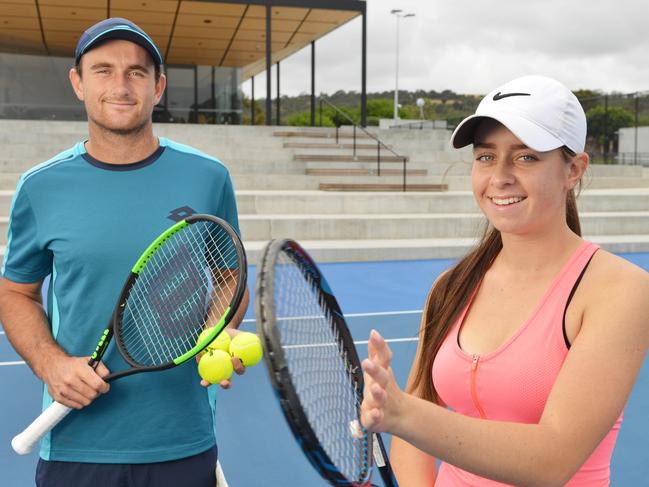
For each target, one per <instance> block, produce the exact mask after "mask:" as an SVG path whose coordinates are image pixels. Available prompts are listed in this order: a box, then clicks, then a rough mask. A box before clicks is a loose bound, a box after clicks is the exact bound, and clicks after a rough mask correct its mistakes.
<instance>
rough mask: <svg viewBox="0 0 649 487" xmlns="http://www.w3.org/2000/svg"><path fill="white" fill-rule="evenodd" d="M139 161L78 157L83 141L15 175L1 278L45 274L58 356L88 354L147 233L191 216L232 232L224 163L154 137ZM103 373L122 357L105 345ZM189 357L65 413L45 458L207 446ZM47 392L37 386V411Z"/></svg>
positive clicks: (209, 414)
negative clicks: (154, 144) (40, 393)
mask: <svg viewBox="0 0 649 487" xmlns="http://www.w3.org/2000/svg"><path fill="white" fill-rule="evenodd" d="M159 141H160V147H159V148H158V150H156V151H155V153H154V154H152V155H151V156H150V157H148V158H147V159H145V160H143V161H140V162H137V163H133V164H126V165H113V164H105V163H102V162H100V161H97V160H95V159H93V158H92V157H90V155H89V154H87V153H86V151H85V148H84V144H83V143H79V144H77V145H75V146H74V147H73V148H71V149H69V150H67V151H65V152H63V153H61V154H59V155H58V156H56V157H54V158H53V159H50V160H49V161H47V162H45V163H43V164H41V165H39V166H36V167H34V168H32V169H31V170H29V171H27V172H26V173H25V174H24V175H23V176H22V177H21V178H20V181H19V182H18V187H17V189H16V192H15V195H14V199H13V203H12V207H11V216H10V221H9V232H8V241H7V246H6V250H5V258H4V264H3V268H2V274H3V275H4V277H6V278H7V279H10V280H12V281H15V282H19V283H31V282H37V281H40V280H42V279H44V278H45V277H46V276H48V275H50V276H51V281H50V286H49V296H48V300H47V301H48V306H47V307H48V310H47V311H48V316H49V321H50V325H51V327H52V334H53V336H54V337H55V339H56V341H57V342H58V343H59V344H60V345H61V347H63V348H64V349H65V350H66V351H67V352H68V353H69V354H71V355H75V356H86V355H90V353H92V351H93V350H94V348H95V346H96V345H97V341H98V339H99V336H100V335H101V332H102V331H103V329H104V327H105V326H106V325H107V324H108V322H109V319H110V316H111V313H112V310H113V308H114V306H115V302H116V300H117V298H118V296H119V293H120V291H121V288H122V285H123V284H124V281H125V279H126V277H127V276H128V275H129V272H130V269H131V268H132V266H133V265H134V263H135V262H136V260H137V259H138V257H139V256H140V254H141V253H142V252H143V251H144V250H145V249H146V248H147V246H148V245H149V244H150V243H151V242H152V241H153V239H154V238H155V237H157V236H158V235H159V234H161V233H162V232H163V231H164V230H165V229H167V228H168V227H170V226H171V225H173V223H174V222H175V221H179V220H181V219H182V218H184V217H186V216H188V215H190V214H192V213H209V214H212V215H216V216H219V217H221V218H223V219H225V220H226V221H228V222H230V223H231V224H232V225H233V226H234V228H235V229H237V231H238V223H237V208H236V201H235V198H234V191H233V188H232V182H231V180H230V176H229V174H228V171H227V169H226V168H225V167H224V166H223V164H222V163H221V162H219V161H218V160H216V159H214V158H212V157H209V156H207V155H205V154H202V153H201V152H199V151H197V150H195V149H192V148H191V147H188V146H184V145H181V144H177V143H175V142H172V141H170V140H168V139H164V138H160V139H159ZM103 361H104V362H105V363H106V365H107V367H108V368H109V370H111V371H118V370H122V369H124V368H126V367H127V364H126V363H125V362H124V360H123V359H122V358H121V356H120V355H119V353H118V351H117V349H116V347H115V343H114V342H112V343H111V344H110V346H109V348H108V350H107V352H106V354H105V356H104V358H103ZM199 381H200V378H199V376H198V373H197V368H196V364H195V363H194V362H193V361H190V362H188V363H186V364H184V365H181V366H179V367H175V368H173V369H170V370H166V371H162V372H151V373H146V374H136V375H133V376H129V377H125V378H122V379H119V380H117V381H115V382H113V383H112V384H111V389H110V392H108V393H107V394H104V395H101V396H100V397H98V398H97V399H96V400H95V401H94V402H93V403H92V404H91V405H90V406H88V407H86V408H84V409H82V410H80V411H73V412H72V413H71V414H69V415H68V416H67V417H66V418H65V419H64V420H63V421H62V422H61V423H60V424H59V425H58V426H56V428H54V430H53V431H52V432H51V433H50V434H49V435H47V436H46V437H45V438H44V439H43V442H42V446H41V457H42V458H44V459H45V460H62V461H80V462H93V463H149V462H161V461H167V460H173V459H178V458H183V457H187V456H190V455H194V454H197V453H200V452H202V451H205V450H207V449H208V448H210V447H212V446H213V445H214V444H215V438H214V428H213V409H212V408H213V405H214V404H213V403H214V401H213V399H214V398H213V397H212V398H211V399H210V396H212V395H211V394H208V392H207V391H206V390H205V389H204V388H203V387H201V386H200V384H199ZM51 401H52V399H51V397H50V396H49V395H48V394H47V391H46V390H45V391H44V397H43V407H47V406H48V405H49V404H50V403H51Z"/></svg>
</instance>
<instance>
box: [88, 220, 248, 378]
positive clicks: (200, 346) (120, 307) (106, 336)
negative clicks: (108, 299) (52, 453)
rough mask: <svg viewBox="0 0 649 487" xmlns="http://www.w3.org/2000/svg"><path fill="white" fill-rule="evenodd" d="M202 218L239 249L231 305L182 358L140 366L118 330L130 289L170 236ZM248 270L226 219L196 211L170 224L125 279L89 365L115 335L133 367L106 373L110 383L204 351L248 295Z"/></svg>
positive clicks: (184, 360) (242, 249)
mask: <svg viewBox="0 0 649 487" xmlns="http://www.w3.org/2000/svg"><path fill="white" fill-rule="evenodd" d="M203 221H211V222H213V223H216V224H217V225H219V226H221V228H222V229H223V230H225V231H226V232H227V233H228V235H229V236H230V238H231V239H232V241H233V242H234V247H235V250H236V252H237V261H238V262H239V269H238V272H239V278H238V280H237V286H236V288H235V291H234V293H233V297H232V301H231V302H230V306H229V307H228V308H226V310H225V311H224V312H223V314H222V316H221V319H220V320H219V321H218V323H216V325H214V326H212V327H210V328H208V329H211V330H212V331H211V332H210V333H206V334H205V335H204V336H203V338H202V339H201V340H200V341H198V342H197V343H196V345H195V346H194V347H193V348H192V349H191V350H189V351H187V352H185V353H184V354H183V355H181V356H180V357H176V358H175V359H174V360H172V361H170V362H167V363H165V364H160V365H152V366H146V365H141V364H139V363H138V362H137V361H135V360H133V358H132V357H131V356H130V355H129V353H128V351H127V350H126V347H125V346H124V343H123V341H122V340H121V338H120V334H119V333H118V331H119V329H120V325H121V322H122V316H123V314H124V309H125V306H126V301H127V300H128V297H129V294H130V292H131V289H132V288H133V286H134V285H135V283H136V281H137V279H138V277H139V275H140V272H142V270H143V269H144V268H145V267H146V263H147V262H148V261H149V259H150V258H151V257H153V255H155V253H156V252H157V251H158V249H159V248H160V247H162V246H163V245H164V243H165V242H166V241H167V240H168V239H169V238H171V237H172V236H173V235H175V234H176V233H177V232H178V231H180V230H182V229H183V228H185V227H187V226H189V225H193V224H195V223H197V222H203ZM247 271H248V265H247V260H246V253H245V250H244V248H243V243H242V242H241V238H240V237H239V235H238V234H237V232H235V231H234V229H233V228H232V227H231V226H230V224H229V223H227V222H226V221H225V220H223V219H221V218H219V217H216V216H214V215H208V214H194V215H191V216H189V217H187V218H185V219H184V220H181V221H179V222H178V223H176V224H175V225H173V226H171V227H169V228H168V229H167V230H166V231H165V232H163V233H162V234H161V235H160V236H159V237H158V238H156V239H155V240H154V241H153V242H152V243H151V245H149V247H147V249H146V250H145V251H144V252H143V253H142V255H141V256H140V258H139V259H138V261H137V262H136V263H135V265H134V266H133V268H132V269H131V273H130V274H129V276H128V278H127V279H126V282H125V283H124V286H123V287H122V291H121V293H120V296H119V299H118V301H117V305H116V306H115V309H114V311H113V314H112V317H111V320H110V324H109V325H108V327H106V329H105V330H104V333H103V335H102V338H101V339H100V341H99V344H98V345H97V348H96V350H95V352H94V353H93V355H92V356H91V358H90V361H89V362H88V364H89V365H90V366H91V367H93V368H94V367H96V365H97V364H98V363H99V361H100V360H101V358H102V356H103V354H104V352H105V351H106V348H108V344H109V342H110V338H111V337H112V336H113V335H114V336H115V344H116V345H117V348H118V350H119V354H120V355H121V356H122V358H123V359H124V360H125V361H126V363H128V364H129V366H130V368H129V369H126V370H121V371H119V372H115V373H111V374H110V375H108V376H106V377H105V378H104V380H105V381H107V382H110V381H113V380H115V379H118V378H121V377H125V376H128V375H133V374H137V373H139V372H152V371H157V370H165V369H170V368H172V367H175V366H177V365H180V364H182V363H185V362H187V361H188V360H190V359H192V358H193V357H195V356H196V355H197V354H198V353H200V352H201V351H202V350H204V349H205V347H207V346H208V345H209V344H210V343H211V342H212V340H214V339H215V338H216V337H217V336H218V335H219V334H220V333H221V331H223V329H224V328H225V327H226V326H227V325H228V323H229V322H230V320H231V319H232V317H233V316H234V314H235V312H236V310H237V309H238V308H239V305H240V304H241V300H242V299H243V296H244V294H245V290H246V286H247Z"/></svg>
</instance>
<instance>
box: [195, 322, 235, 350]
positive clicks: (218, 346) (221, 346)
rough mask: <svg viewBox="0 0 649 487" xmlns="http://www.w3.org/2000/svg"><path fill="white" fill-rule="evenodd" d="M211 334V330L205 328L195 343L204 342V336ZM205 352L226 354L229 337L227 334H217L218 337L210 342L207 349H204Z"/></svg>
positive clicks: (225, 332) (228, 346)
mask: <svg viewBox="0 0 649 487" xmlns="http://www.w3.org/2000/svg"><path fill="white" fill-rule="evenodd" d="M211 332H212V328H206V329H205V330H203V331H202V332H201V334H200V335H199V336H198V340H196V343H198V342H200V341H201V340H204V339H205V337H206V335H207V334H209V333H211ZM205 350H223V351H224V352H228V351H229V350H230V335H229V334H228V332H227V331H225V330H223V331H222V332H221V333H219V335H218V336H217V337H216V338H215V339H214V340H212V341H211V342H210V344H209V345H208V346H207V347H205ZM201 355H202V354H201Z"/></svg>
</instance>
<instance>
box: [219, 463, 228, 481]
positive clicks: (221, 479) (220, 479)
mask: <svg viewBox="0 0 649 487" xmlns="http://www.w3.org/2000/svg"><path fill="white" fill-rule="evenodd" d="M216 487H228V481H227V480H225V475H223V469H222V468H221V462H219V461H218V460H217V461H216Z"/></svg>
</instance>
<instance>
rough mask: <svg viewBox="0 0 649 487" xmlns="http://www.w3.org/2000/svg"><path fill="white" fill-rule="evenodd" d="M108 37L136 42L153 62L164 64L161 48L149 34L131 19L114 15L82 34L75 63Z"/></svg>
mask: <svg viewBox="0 0 649 487" xmlns="http://www.w3.org/2000/svg"><path fill="white" fill-rule="evenodd" d="M106 39H124V40H126V41H131V42H134V43H135V44H137V45H139V46H141V47H143V48H144V49H146V51H147V52H148V53H149V54H150V55H151V57H152V58H153V62H154V63H155V64H156V66H160V65H161V64H164V59H163V57H162V54H160V50H159V49H158V47H157V46H156V45H155V42H153V40H152V39H151V38H150V37H149V35H148V34H147V33H146V32H144V31H143V30H142V29H141V28H140V27H138V26H137V25H135V24H134V23H133V22H131V21H130V20H127V19H122V18H120V17H112V18H110V19H106V20H102V21H101V22H97V23H96V24H95V25H93V26H92V27H89V28H88V29H86V31H85V32H84V33H83V34H81V37H80V38H79V42H77V48H76V49H75V50H74V61H75V64H79V60H80V59H81V56H83V55H84V54H85V53H87V52H88V51H89V50H91V49H92V48H93V47H96V45H97V43H99V42H101V41H104V40H106Z"/></svg>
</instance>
